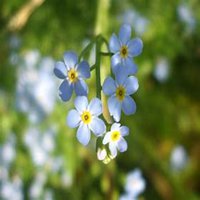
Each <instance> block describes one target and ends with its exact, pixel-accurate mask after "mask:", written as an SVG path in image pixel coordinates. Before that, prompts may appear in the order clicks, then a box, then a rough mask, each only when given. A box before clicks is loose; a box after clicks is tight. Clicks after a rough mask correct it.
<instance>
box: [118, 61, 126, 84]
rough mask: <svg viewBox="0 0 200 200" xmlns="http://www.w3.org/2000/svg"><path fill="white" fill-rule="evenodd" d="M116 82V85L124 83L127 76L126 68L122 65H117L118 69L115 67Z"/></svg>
mask: <svg viewBox="0 0 200 200" xmlns="http://www.w3.org/2000/svg"><path fill="white" fill-rule="evenodd" d="M115 76H116V82H117V83H118V85H124V83H125V81H126V80H127V78H128V73H127V71H126V68H125V67H123V66H121V65H120V66H118V69H116V73H115Z"/></svg>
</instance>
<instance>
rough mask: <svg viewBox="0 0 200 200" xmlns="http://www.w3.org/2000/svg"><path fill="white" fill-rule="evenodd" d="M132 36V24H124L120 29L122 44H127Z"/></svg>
mask: <svg viewBox="0 0 200 200" xmlns="http://www.w3.org/2000/svg"><path fill="white" fill-rule="evenodd" d="M130 37H131V26H130V25H129V24H123V25H122V26H121V28H120V31H119V39H120V41H121V42H122V44H126V43H127V42H128V41H129V40H130Z"/></svg>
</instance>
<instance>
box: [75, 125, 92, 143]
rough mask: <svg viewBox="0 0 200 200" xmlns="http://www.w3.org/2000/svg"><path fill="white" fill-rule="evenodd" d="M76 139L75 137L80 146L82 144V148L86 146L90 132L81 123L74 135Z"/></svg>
mask: <svg viewBox="0 0 200 200" xmlns="http://www.w3.org/2000/svg"><path fill="white" fill-rule="evenodd" d="M76 137H77V139H78V141H79V142H80V143H81V144H83V145H84V146H86V145H87V144H88V143H89V141H90V130H89V128H88V126H87V125H86V124H83V123H81V124H80V126H79V128H78V131H77V134H76Z"/></svg>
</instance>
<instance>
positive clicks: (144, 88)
mask: <svg viewBox="0 0 200 200" xmlns="http://www.w3.org/2000/svg"><path fill="white" fill-rule="evenodd" d="M122 23H129V24H131V26H132V30H133V31H132V37H140V38H141V39H142V40H143V43H144V49H143V53H142V54H141V55H140V56H138V57H137V58H135V62H136V63H137V65H138V73H137V75H136V76H137V77H138V79H139V84H140V88H139V90H138V91H137V93H136V94H134V96H133V97H134V99H135V101H136V103H137V112H136V114H135V115H132V116H130V117H126V116H123V118H122V122H121V123H122V124H123V125H126V126H128V127H129V128H130V135H129V136H128V137H127V138H126V139H127V141H128V151H127V152H125V153H123V154H119V155H118V156H117V158H116V159H114V160H112V161H111V162H110V163H109V164H108V165H105V164H103V163H102V162H100V161H99V160H98V159H97V157H96V153H95V140H93V141H91V142H90V144H89V146H87V147H83V146H82V145H81V144H80V143H79V142H78V141H77V139H76V137H75V133H76V132H75V130H74V129H69V128H68V127H67V126H66V115H67V112H68V111H69V109H71V108H73V103H72V101H70V102H67V103H63V102H62V101H61V100H60V99H59V96H58V87H59V84H60V82H59V81H58V80H57V78H56V77H55V76H54V74H53V68H54V62H55V61H58V60H62V56H63V53H64V52H65V51H67V50H74V51H76V52H77V53H78V54H80V53H81V51H82V49H83V48H84V46H86V45H87V44H88V43H89V42H90V40H92V39H93V38H94V37H95V35H97V34H99V33H102V34H103V35H104V37H105V38H106V39H107V40H108V41H109V38H110V37H111V34H112V33H113V32H115V33H118V31H119V28H120V26H121V24H122ZM94 58H95V55H94V51H93V50H91V52H89V53H88V55H86V56H85V59H87V60H88V62H89V63H90V65H92V64H94ZM101 67H102V71H103V72H102V73H103V77H104V78H105V75H106V74H108V72H109V68H110V60H109V58H107V57H106V58H105V59H103V60H102V65H101ZM199 75H200V4H199V1H198V0H190V1H183V0H181V1H179V0H174V1H169V2H167V1H164V0H152V1H146V0H134V1H132V0H124V1H120V0H99V1H90V0H84V1H83V0H74V1H71V0H63V1H55V0H48V1H47V0H46V1H45V0H30V1H28V0H27V1H22V0H15V1H6V0H2V1H1V3H0V199H9V200H11V199H42V200H43V199H45V200H51V199H56V200H57V199H58V200H60V199H70V200H71V199H72V200H82V199H84V200H85V199H86V200H93V199H95V200H98V199H99V200H101V199H106V200H107V199H108V200H110V199H111V200H112V199H119V198H120V196H121V195H122V194H124V193H125V189H124V187H125V183H126V175H127V174H128V173H129V172H130V171H132V170H134V169H136V168H139V169H140V170H141V171H142V175H143V178H144V180H145V182H146V188H145V190H144V192H142V193H141V194H140V195H139V196H138V199H141V200H142V199H143V200H147V199H148V200H151V199H152V200H157V199H158V200H159V199H166V200H171V199H172V200H179V199H187V200H190V199H191V200H193V199H194V200H195V199H200V78H199ZM92 77H93V78H92V79H91V80H89V81H88V84H89V88H90V94H89V97H90V98H92V97H93V96H94V95H95V87H94V85H95V73H94V72H92ZM102 81H103V79H102ZM177 149H178V150H177Z"/></svg>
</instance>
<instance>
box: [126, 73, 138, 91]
mask: <svg viewBox="0 0 200 200" xmlns="http://www.w3.org/2000/svg"><path fill="white" fill-rule="evenodd" d="M124 86H125V88H126V94H127V95H131V94H133V93H135V92H136V91H137V90H138V87H139V84H138V79H137V78H136V77H134V76H130V77H128V79H127V80H126V82H125V85H124Z"/></svg>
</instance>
